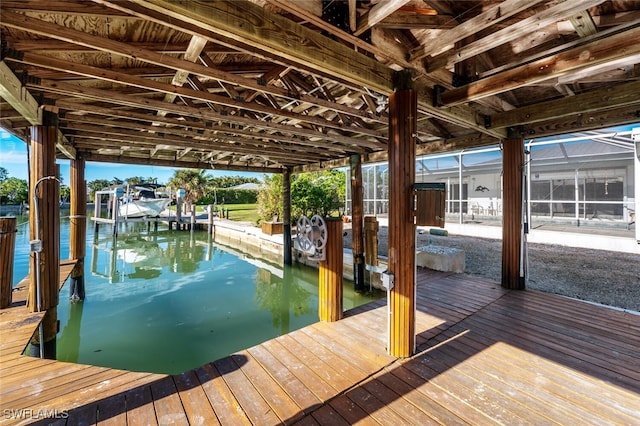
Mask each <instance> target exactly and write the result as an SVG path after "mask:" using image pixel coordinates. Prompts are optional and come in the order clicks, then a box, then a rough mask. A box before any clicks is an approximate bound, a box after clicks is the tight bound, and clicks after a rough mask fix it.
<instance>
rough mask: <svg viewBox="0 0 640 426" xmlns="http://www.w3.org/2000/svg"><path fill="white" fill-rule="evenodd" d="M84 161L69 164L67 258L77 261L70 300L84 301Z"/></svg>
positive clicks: (73, 161)
mask: <svg viewBox="0 0 640 426" xmlns="http://www.w3.org/2000/svg"><path fill="white" fill-rule="evenodd" d="M84 170H85V161H84V159H83V158H80V157H78V158H76V159H75V160H71V162H70V176H69V177H70V179H69V181H70V185H69V189H70V190H71V197H70V201H71V203H70V211H69V224H70V233H69V258H70V259H75V260H77V262H76V264H75V266H74V268H73V270H72V271H71V281H70V286H69V289H70V292H69V293H70V295H69V296H70V298H72V299H74V300H84V296H85V291H84V258H85V254H86V237H87V185H86V182H85V178H84Z"/></svg>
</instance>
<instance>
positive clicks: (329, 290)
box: [318, 218, 344, 322]
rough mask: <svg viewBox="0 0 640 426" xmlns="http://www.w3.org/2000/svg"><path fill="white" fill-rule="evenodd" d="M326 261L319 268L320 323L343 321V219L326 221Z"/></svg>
mask: <svg viewBox="0 0 640 426" xmlns="http://www.w3.org/2000/svg"><path fill="white" fill-rule="evenodd" d="M325 223H326V226H327V231H326V232H327V234H326V237H327V240H326V243H325V246H324V252H325V259H324V260H321V261H320V265H319V268H318V303H319V306H318V316H319V318H320V321H327V322H332V321H338V320H340V319H342V273H343V264H342V262H343V257H344V256H343V253H342V247H343V243H342V218H328V219H325Z"/></svg>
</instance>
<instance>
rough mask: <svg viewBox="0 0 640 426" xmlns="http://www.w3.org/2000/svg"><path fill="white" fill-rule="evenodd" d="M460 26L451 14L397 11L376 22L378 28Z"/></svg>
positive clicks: (437, 28) (415, 28)
mask: <svg viewBox="0 0 640 426" xmlns="http://www.w3.org/2000/svg"><path fill="white" fill-rule="evenodd" d="M457 26H458V23H457V22H456V20H455V19H454V18H453V17H452V16H450V15H416V14H414V13H406V12H396V13H394V14H393V15H391V16H387V17H386V18H384V19H383V20H382V21H380V22H378V23H377V24H376V28H388V29H394V30H427V29H433V30H450V29H452V28H455V27H457Z"/></svg>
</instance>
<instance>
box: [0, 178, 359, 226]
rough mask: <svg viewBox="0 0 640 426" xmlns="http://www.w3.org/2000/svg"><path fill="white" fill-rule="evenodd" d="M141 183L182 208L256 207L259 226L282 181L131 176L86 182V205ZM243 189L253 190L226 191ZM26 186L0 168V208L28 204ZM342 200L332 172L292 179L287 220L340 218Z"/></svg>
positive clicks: (277, 200)
mask: <svg viewBox="0 0 640 426" xmlns="http://www.w3.org/2000/svg"><path fill="white" fill-rule="evenodd" d="M143 183H147V184H148V183H152V184H154V185H156V187H157V189H158V190H159V191H161V192H162V191H164V192H166V193H171V194H175V192H176V191H177V190H178V189H184V190H185V191H186V197H185V199H184V201H185V203H187V204H188V205H194V204H195V205H211V204H218V205H221V204H224V203H227V204H256V203H257V205H258V215H259V217H260V219H261V220H271V219H272V218H273V217H274V216H276V215H277V216H279V217H282V214H283V202H282V201H283V197H282V195H283V194H282V175H281V174H273V175H265V176H264V181H260V180H259V179H257V178H254V177H243V176H211V175H210V174H208V173H207V171H206V170H196V169H182V170H176V171H175V172H174V174H173V176H172V177H171V178H170V179H169V181H168V182H166V183H159V182H157V180H156V179H155V178H152V177H147V178H144V177H142V176H132V177H129V178H126V179H119V178H115V177H114V178H113V179H111V180H108V179H96V180H92V181H89V182H87V189H88V192H89V200H93V199H94V197H95V193H96V192H97V191H102V190H109V189H113V188H115V187H118V186H120V187H123V186H126V185H129V186H130V187H135V186H136V185H140V184H143ZM245 183H254V184H256V185H259V190H257V191H255V190H242V189H231V188H232V187H234V186H238V185H242V184H245ZM28 192H29V185H28V182H27V181H26V180H25V179H18V178H15V177H10V176H9V175H8V172H7V170H6V169H5V168H4V167H0V202H2V204H21V203H25V202H26V203H28V202H29V195H28ZM69 193H70V190H69V187H68V186H66V185H64V184H62V185H61V186H60V198H61V201H68V200H69ZM345 196H346V182H345V173H344V172H341V171H337V170H330V171H323V172H311V173H300V174H294V175H292V177H291V215H292V218H298V217H300V216H301V215H305V216H311V215H313V214H320V215H322V216H325V217H327V216H331V215H338V216H339V215H341V214H342V209H343V207H344V200H345Z"/></svg>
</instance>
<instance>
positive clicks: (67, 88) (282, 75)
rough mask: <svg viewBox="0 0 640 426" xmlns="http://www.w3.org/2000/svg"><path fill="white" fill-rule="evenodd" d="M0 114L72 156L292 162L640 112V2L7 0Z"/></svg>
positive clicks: (629, 119) (427, 146)
mask: <svg viewBox="0 0 640 426" xmlns="http://www.w3.org/2000/svg"><path fill="white" fill-rule="evenodd" d="M0 31H1V33H0V35H1V39H2V51H1V55H2V56H1V58H0V59H1V60H0V100H1V103H0V125H1V126H2V127H3V128H5V129H6V130H8V131H10V132H12V133H14V134H16V135H18V136H19V137H21V138H24V139H26V137H27V136H26V135H27V134H28V128H29V127H30V126H32V125H34V124H38V123H39V122H40V119H41V118H40V117H41V116H42V110H43V109H44V110H49V111H53V112H55V113H57V114H58V115H59V119H60V120H59V121H60V135H59V136H60V137H59V143H58V148H59V149H58V151H59V157H61V158H74V157H75V156H77V155H82V156H83V158H85V159H87V160H89V161H107V162H127V163H134V164H155V165H165V166H175V167H193V168H214V167H215V168H219V169H232V170H248V171H261V172H279V171H282V170H283V169H284V168H291V169H293V170H307V169H312V168H316V167H319V166H320V165H325V166H326V165H327V164H330V165H344V164H346V160H345V159H347V158H348V157H349V155H350V154H353V153H360V154H363V155H365V157H368V158H370V159H380V158H382V157H384V156H385V155H386V151H387V145H386V142H387V132H388V123H387V121H388V116H387V114H386V108H387V96H388V95H389V94H390V93H391V92H392V91H393V89H394V86H393V84H394V83H393V79H394V75H395V73H396V72H397V71H400V70H408V71H410V72H411V76H412V79H413V84H414V87H415V88H416V90H417V92H418V105H419V106H418V109H419V113H420V116H419V117H418V123H419V126H418V134H417V135H416V136H417V138H416V141H417V143H418V145H419V146H418V150H419V152H440V151H446V150H450V149H461V148H470V147H474V146H481V145H487V144H492V143H496V142H497V141H498V140H500V139H501V138H505V137H506V136H507V134H513V132H517V133H520V134H522V135H524V136H525V137H541V136H548V135H554V134H561V133H567V132H573V131H583V130H589V129H596V128H602V127H608V126H613V125H620V124H632V123H637V122H640V105H639V104H640V96H638V95H639V94H640V86H639V84H640V81H639V80H640V44H638V43H637V42H636V40H638V39H640V2H638V1H629V0H564V1H561V0H534V1H532V0H527V1H525V0H504V1H497V0H495V1H494V0H491V1H475V0H470V1H464V2H457V1H450V0H448V1H445V0H387V1H370V0H348V1H346V0H345V1H342V2H339V1H338V2H336V1H334V2H329V1H323V0H307V1H304V2H298V1H294V0H252V1H247V0H236V1H213V0H197V1H178V0H172V1H169V0H118V1H115V0H20V1H17V0H3V1H2V2H1V3H0Z"/></svg>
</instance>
